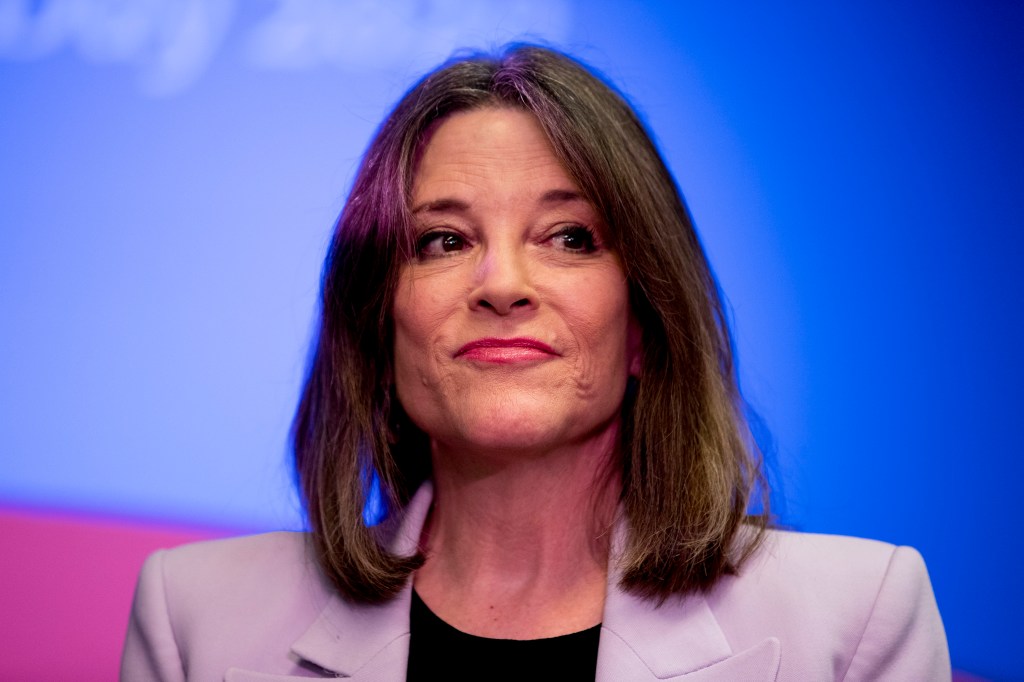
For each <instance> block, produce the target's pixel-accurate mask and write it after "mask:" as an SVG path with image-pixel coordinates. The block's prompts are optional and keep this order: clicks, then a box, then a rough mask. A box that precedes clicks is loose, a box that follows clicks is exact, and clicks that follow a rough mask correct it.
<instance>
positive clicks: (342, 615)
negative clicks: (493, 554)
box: [292, 482, 433, 682]
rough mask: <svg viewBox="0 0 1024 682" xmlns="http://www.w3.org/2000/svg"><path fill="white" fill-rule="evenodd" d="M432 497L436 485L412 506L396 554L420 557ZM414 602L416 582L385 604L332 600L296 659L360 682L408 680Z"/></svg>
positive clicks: (425, 488) (295, 648)
mask: <svg viewBox="0 0 1024 682" xmlns="http://www.w3.org/2000/svg"><path fill="white" fill-rule="evenodd" d="M432 495H433V493H432V488H431V485H430V483H429V482H428V483H424V484H423V485H422V486H420V488H419V490H418V491H417V492H416V494H415V495H414V496H413V498H412V500H410V501H409V505H408V507H407V508H406V513H405V516H404V518H403V520H402V522H401V525H400V526H399V527H398V530H397V531H396V532H395V535H394V536H393V538H392V541H391V543H390V549H391V551H392V552H395V553H396V554H399V555H409V554H413V553H415V552H416V549H417V545H418V543H419V537H420V533H421V531H422V529H423V525H424V523H425V522H426V518H427V514H428V512H429V511H430V503H431V499H432ZM411 600H412V581H409V582H408V583H407V584H406V586H405V588H404V589H403V590H402V591H401V592H400V593H399V594H398V595H397V596H395V597H394V598H392V599H389V600H388V601H386V602H384V603H383V604H374V605H363V604H355V603H352V602H350V601H347V600H345V599H343V598H341V597H340V596H338V595H332V596H331V598H330V600H329V601H328V603H327V606H326V607H324V609H323V611H321V613H320V616H319V617H318V618H317V619H316V621H314V622H313V624H312V625H311V626H310V627H309V629H308V630H306V632H305V633H304V634H303V635H302V637H300V638H299V639H298V640H296V641H295V643H294V644H293V645H292V653H293V654H295V655H296V656H298V657H299V658H300V659H301V660H303V661H306V662H307V663H310V664H312V665H313V666H315V667H317V668H320V669H322V670H324V671H327V672H330V673H333V674H335V675H340V676H342V677H346V678H349V679H351V680H357V681H358V682H375V681H377V680H402V679H405V673H406V667H407V665H408V661H409V609H410V606H411Z"/></svg>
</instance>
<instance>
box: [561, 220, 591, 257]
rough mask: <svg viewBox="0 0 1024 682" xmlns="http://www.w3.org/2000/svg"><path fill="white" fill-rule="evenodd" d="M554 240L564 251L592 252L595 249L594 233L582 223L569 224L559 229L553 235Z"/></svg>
mask: <svg viewBox="0 0 1024 682" xmlns="http://www.w3.org/2000/svg"><path fill="white" fill-rule="evenodd" d="M554 240H555V241H556V242H557V243H558V244H559V245H560V246H561V247H562V248H563V249H565V250H566V251H578V252H580V253H593V252H594V251H596V250H597V244H595V243H594V233H593V232H591V231H590V229H589V228H586V227H583V226H582V225H571V226H569V227H566V228H564V229H562V230H560V231H559V232H558V233H557V234H556V235H555V236H554Z"/></svg>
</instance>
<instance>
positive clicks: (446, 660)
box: [406, 590, 601, 682]
mask: <svg viewBox="0 0 1024 682" xmlns="http://www.w3.org/2000/svg"><path fill="white" fill-rule="evenodd" d="M409 625H410V628H409V629H410V632H411V637H412V638H411V639H410V640H409V668H408V671H407V673H406V679H407V680H408V681H409V682H419V681H421V680H422V681H425V682H434V681H435V680H483V679H486V680H558V681H559V682H575V681H576V680H579V681H581V682H582V681H584V680H585V681H586V682H593V679H594V673H595V672H596V671H597V641H598V638H599V637H600V634H601V626H600V625H595V626H594V627H592V628H590V629H588V630H583V631H582V632H574V633H572V634H571V635H562V636H560V637H548V638H546V639H526V640H518V639H491V638H489V637H477V636H476V635H469V634H466V633H465V632H462V631H461V630H456V629H455V628H453V627H452V626H451V625H449V624H448V623H446V622H444V621H443V620H441V619H440V618H438V617H437V616H436V615H435V614H434V612H433V611H431V610H430V609H429V608H427V605H426V604H424V603H423V600H422V599H420V596H419V595H418V594H416V591H415V590H413V593H412V611H411V613H410V623H409Z"/></svg>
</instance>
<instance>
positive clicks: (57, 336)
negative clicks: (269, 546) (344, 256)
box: [0, 0, 1024, 679]
mask: <svg viewBox="0 0 1024 682" xmlns="http://www.w3.org/2000/svg"><path fill="white" fill-rule="evenodd" d="M1022 34H1024V5H1021V4H1020V3H1010V2H993V3H985V4H980V3H973V4H964V3H931V4H928V5H925V4H916V3H897V5H896V6H893V5H892V3H870V4H865V3H853V2H846V3H826V4H825V5H824V6H823V5H822V4H821V3H811V2H803V3H786V7H785V8H784V9H779V8H772V9H768V8H765V7H764V6H762V5H760V4H755V3H750V4H742V3H741V4H740V5H739V6H736V5H721V4H720V3H710V2H701V3H671V2H665V3H653V2H610V1H608V0H599V1H597V2H588V3H583V2H579V1H578V0H546V1H545V2H529V1H521V2H507V1H506V2H480V3H472V4H469V3H457V2H454V1H452V0H425V1H422V2H413V1H412V0H405V1H401V2H392V3H380V6H379V7H377V6H375V5H374V4H373V3H359V2H354V1H349V0H338V1H337V2H332V1H330V0H293V1H290V2H286V1H282V0H278V1H272V0H265V1H262V2H244V3H243V2H236V1H234V0H215V1H205V2H203V1H200V0H191V1H188V2H175V1H172V0H150V1H149V2H144V3H119V2H112V1H110V0H49V1H43V2H19V1H12V0H0V231H2V232H0V236H2V241H0V504H2V505H3V506H4V507H6V508H7V509H8V510H14V511H10V513H11V514H18V515H23V514H25V513H28V514H30V515H31V514H42V515H44V516H45V515H47V514H53V513H60V514H64V515H65V516H66V515H68V514H71V515H74V514H79V515H82V514H84V515H85V516H84V517H82V518H83V519H85V521H83V522H85V523H93V522H92V519H96V518H101V519H104V521H103V523H108V522H110V519H112V518H121V519H126V520H130V521H125V523H130V524H131V528H132V529H137V528H138V527H139V526H138V524H139V523H140V522H142V523H151V524H157V525H156V526H154V527H158V528H165V526H166V525H167V524H174V525H175V527H176V528H181V527H184V528H192V529H197V530H195V531H194V533H193V535H190V537H191V536H196V537H198V536H202V535H204V534H208V533H209V532H210V531H209V528H211V527H212V528H218V529H220V530H219V531H217V532H228V531H235V532H237V531H250V530H264V529H272V528H300V527H301V525H302V521H301V514H300V511H299V505H298V502H297V500H296V498H295V495H294V493H293V491H292V486H291V478H290V473H289V470H288V462H287V457H288V452H287V444H286V438H287V429H288V424H289V420H290V418H291V413H292V410H293V409H294V403H295V400H296V396H297V392H298V388H299V384H300V381H301V375H302V370H303V368H304V364H305V359H306V348H307V344H308V341H309V335H310V331H311V324H312V320H313V312H314V306H315V297H316V290H317V285H318V277H319V269H320V262H321V259H322V257H323V254H324V249H325V245H326V242H327V238H328V234H329V230H330V228H331V225H332V221H333V219H334V218H335V216H336V215H337V213H338V211H339V210H340V207H341V205H342V203H343V201H344V197H345V193H346V191H347V188H348V185H349V183H350V181H351V178H352V174H353V172H354V170H355V167H356V165H357V163H358V161H359V158H360V155H361V153H362V151H363V149H364V147H365V145H366V143H367V141H368V139H369V136H370V135H371V133H372V131H373V130H374V128H375V127H376V125H377V124H378V123H379V121H380V120H381V118H382V117H383V115H384V114H385V112H386V111H387V110H388V107H389V106H390V105H391V104H392V103H393V102H394V101H395V100H396V99H397V98H398V97H399V96H400V95H401V93H402V92H403V91H404V90H405V89H406V88H407V87H408V86H409V85H410V84H411V82H412V81H413V79H414V78H415V77H416V76H417V75H419V74H421V73H422V72H423V71H424V70H426V69H428V68H430V67H431V66H432V65H434V64H436V63H437V62H439V61H441V60H443V59H444V58H446V57H447V56H448V55H449V54H451V52H452V51H453V50H454V49H456V48H458V47H464V46H473V47H488V46H495V45H500V44H502V43H504V42H506V41H508V40H512V39H523V38H526V39H535V40H536V39H539V40H544V41H549V42H552V43H554V44H556V45H558V46H561V47H563V48H565V49H568V50H569V51H570V52H572V53H573V54H575V55H577V56H579V57H581V58H582V59H584V60H585V61H588V62H589V63H591V64H593V65H594V66H595V67H597V68H598V69H600V70H601V71H603V72H604V73H605V74H606V75H607V76H609V77H610V78H611V79H612V80H613V81H614V82H616V83H617V84H618V85H619V86H621V88H622V89H623V90H624V91H625V92H626V93H628V94H629V95H630V96H631V98H632V99H633V101H634V102H635V103H636V105H637V106H638V108H639V109H640V111H641V112H642V113H643V115H644V116H645V118H646V120H647V122H648V123H649V125H650V127H651V128H652V130H653V131H654V133H655V135H656V137H657V138H658V140H659V142H660V144H661V146H662V149H663V151H664V153H665V155H666V157H667V158H668V161H669V163H670V165H671V167H672V168H673V170H674V172H675V173H676V175H677V178H678V180H679V182H680V185H681V186H682V188H683V190H684V192H685V193H686V195H687V199H688V201H689V203H690V207H691V209H692V212H693V214H694V216H695V219H696V222H697V225H698V228H699V230H700V231H701V234H702V237H703V239H704V242H705V245H706V248H707V250H708V252H709V254H710V257H711V259H712V262H713V264H714V265H715V267H716V270H717V273H718V275H719V277H720V280H721V283H722V287H723V289H724V290H725V292H726V295H727V297H728V299H729V301H730V303H731V306H732V310H733V316H734V321H735V328H736V332H737V336H738V346H739V353H740V362H741V373H742V380H743V383H744V387H745V391H746V393H747V395H748V397H749V398H750V400H751V402H752V403H753V405H754V406H755V407H756V408H757V409H758V411H759V412H760V413H761V415H762V416H763V417H764V419H765V423H766V425H767V428H768V430H769V431H770V433H771V435H772V437H773V438H774V443H775V448H774V456H773V466H772V470H773V476H774V479H775V483H776V489H777V495H776V497H777V499H776V501H775V504H776V511H777V512H778V513H779V514H780V516H781V520H782V521H783V522H785V523H788V524H791V525H794V526H796V527H798V528H801V529H805V530H812V531H821V532H834V533H846V534H853V535H863V536H869V537H876V538H880V539H884V540H888V541H891V542H897V543H901V544H910V545H914V546H916V547H917V548H919V549H920V550H921V551H922V553H923V554H924V556H925V559H926V560H927V562H928V565H929V568H930V571H931V575H932V580H933V583H934V587H935V591H936V595H937V597H938V600H939V606H940V608H941V610H942V612H943V615H944V617H945V622H946V628H947V633H948V635H949V639H950V646H951V650H952V655H953V660H954V665H956V666H958V667H961V668H964V669H966V670H970V671H972V672H975V673H977V674H980V675H985V676H989V677H992V678H996V679H1014V678H1018V679H1019V678H1024V665H1022V664H1021V663H1020V661H1019V657H1018V656H1017V655H1016V654H1015V646H1016V642H1017V641H1018V640H1020V639H1021V637H1022V636H1024V626H1022V624H1021V622H1022V621H1021V619H1020V618H1019V616H1018V614H1019V612H1020V611H1021V609H1022V607H1024V589H1022V588H1021V587H1020V585H1019V583H1018V581H1017V579H1016V574H1017V570H1018V568H1017V564H1018V563H1019V562H1020V560H1021V550H1020V549H1019V548H1018V547H1017V543H1016V541H1015V540H1014V538H1016V537H1018V536H1019V531H1018V530H1017V528H1016V523H1015V522H1014V520H1013V519H1012V518H1011V516H1010V512H1011V509H1012V500H1013V499H1014V498H1015V494H1016V488H1017V481H1018V480H1019V478H1020V474H1021V472H1022V466H1021V464H1020V461H1019V460H1020V458H1021V456H1022V455H1024V451H1022V450H1024V449H1022V446H1021V444H1020V439H1019V437H1018V436H1017V434H1016V431H1017V427H1018V419H1019V416H1018V413H1019V412H1020V410H1021V407H1022V401H1021V399H1020V397H1019V386H1020V384H1021V380H1022V379H1024V373H1022V367H1024V363H1022V361H1021V357H1020V350H1019V349H1020V348H1021V347H1022V342H1024V334H1022V320H1021V305H1020V303H1019V301H1020V300H1021V294H1022V293H1024V292H1022V289H1024V287H1022V282H1024V279H1022V277H1021V275H1020V274H1019V273H1018V262H1019V261H1020V260H1021V257H1022V256H1024V253H1022V251H1024V250H1022V248H1021V247H1022V238H1021V236H1020V235H1021V230H1022V228H1024V220H1022V218H1021V215H1022V209H1024V132H1022V128H1024V127H1022V126H1021V121H1022V120H1024V48H1022V42H1024V41H1021V40H1020V36H1021V35H1022ZM55 510H56V511H55ZM18 518H21V516H19V517H18ZM71 518H74V517H73V516H72V517H71ZM19 523H20V521H19ZM12 527H14V526H6V527H5V526H2V525H0V531H4V529H5V528H7V529H9V528H12ZM17 527H18V528H22V526H20V525H19V526H17ZM4 532H7V531H4ZM133 532H134V530H133ZM161 532H163V531H161ZM181 532H184V533H185V535H188V532H187V531H181ZM174 533H179V531H178V530H175V531H174V532H173V533H172V534H171V535H170V536H168V535H166V533H165V534H164V535H161V536H160V537H161V538H166V537H175V538H178V537H184V535H175V534H174ZM18 537H23V536H22V535H19V536H18ZM0 547H3V549H0V552H2V560H3V563H4V566H5V568H0V570H6V571H8V572H10V571H13V570H14V568H12V567H13V566H15V565H16V563H17V562H18V560H19V552H20V551H21V550H20V549H19V547H21V546H20V545H18V543H17V542H15V541H14V536H13V535H8V537H6V539H4V540H3V541H2V544H0ZM2 577H3V576H2V575H0V578H2ZM125 589H126V590H127V592H126V594H127V593H130V589H131V587H130V585H128V586H126V588H125ZM0 598H3V599H9V598H10V597H9V596H4V597H0ZM8 606H9V604H8ZM4 610H5V609H4V606H3V604H2V603H0V612H3V611H4ZM5 627H11V628H14V627H16V625H14V624H10V625H6V626H5Z"/></svg>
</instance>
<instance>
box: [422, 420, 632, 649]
mask: <svg viewBox="0 0 1024 682" xmlns="http://www.w3.org/2000/svg"><path fill="white" fill-rule="evenodd" d="M617 439H618V425H617V423H615V424H611V425H610V426H609V427H608V428H606V429H605V430H603V431H602V432H601V433H599V434H596V435H595V436H594V437H592V438H590V439H588V440H586V441H584V442H581V443H576V444H570V445H563V446H560V447H558V448H555V449H551V450H548V451H545V452H532V453H507V452H506V453H502V454H501V455H500V456H494V455H493V453H492V454H488V453H483V452H473V451H469V450H468V449H465V448H459V449H455V448H448V447H446V446H445V445H444V444H439V443H434V444H433V460H434V489H435V497H434V507H433V510H432V512H431V517H430V519H429V521H428V523H427V526H426V528H425V531H424V537H423V544H424V547H425V548H426V555H427V560H426V563H425V564H424V566H423V567H422V568H421V569H420V570H419V571H418V572H417V574H416V577H415V584H416V589H417V591H418V592H419V594H420V596H421V597H422V598H423V600H424V601H425V602H426V603H427V605H428V606H430V608H431V609H432V610H433V611H434V612H435V613H437V614H438V615H439V616H440V617H441V618H443V619H444V620H446V621H447V622H448V623H450V624H451V625H453V626H455V627H456V628H458V629H460V630H463V631H465V632H471V633H472V634H477V635H481V636H488V637H504V638H511V639H533V638H538V637H550V636H556V635H561V634H567V633H569V632H576V631H579V630H583V629H586V628H588V627H591V626H593V625H595V624H597V623H598V622H600V619H601V611H602V608H603V603H604V593H605V588H606V575H607V564H608V552H609V541H610V528H611V524H612V521H613V518H614V515H615V512H616V508H617V502H618V492H619V478H618V476H617V475H610V473H609V472H611V471H614V470H615V467H614V466H613V461H612V458H613V456H614V455H615V454H616V453H617V449H616V443H617Z"/></svg>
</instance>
